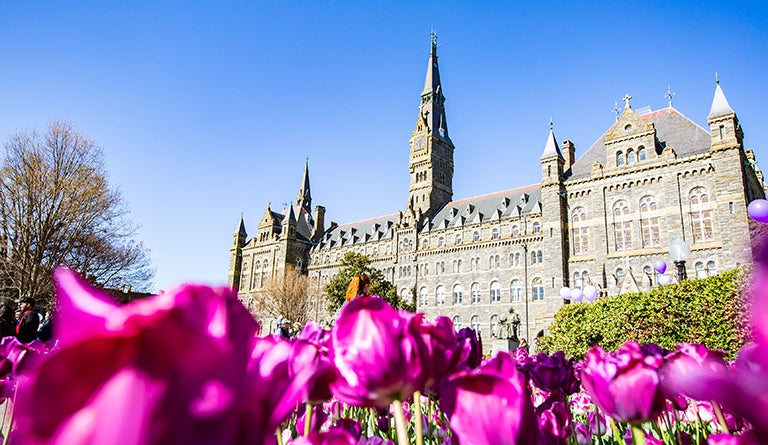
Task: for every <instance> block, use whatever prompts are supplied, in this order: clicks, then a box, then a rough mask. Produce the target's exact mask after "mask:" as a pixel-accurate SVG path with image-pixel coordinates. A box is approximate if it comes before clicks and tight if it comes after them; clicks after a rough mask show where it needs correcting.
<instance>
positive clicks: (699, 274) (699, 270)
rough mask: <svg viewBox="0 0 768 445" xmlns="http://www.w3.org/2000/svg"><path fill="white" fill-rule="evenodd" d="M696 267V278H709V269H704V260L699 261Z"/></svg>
mask: <svg viewBox="0 0 768 445" xmlns="http://www.w3.org/2000/svg"><path fill="white" fill-rule="evenodd" d="M694 267H695V268H696V278H707V271H706V270H704V262H702V261H697V262H696V264H695V266H694Z"/></svg>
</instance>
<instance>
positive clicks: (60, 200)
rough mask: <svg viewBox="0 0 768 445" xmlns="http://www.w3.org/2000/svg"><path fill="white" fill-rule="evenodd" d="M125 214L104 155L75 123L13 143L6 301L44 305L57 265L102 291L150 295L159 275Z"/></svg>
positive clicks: (4, 231) (6, 199) (3, 263)
mask: <svg viewBox="0 0 768 445" xmlns="http://www.w3.org/2000/svg"><path fill="white" fill-rule="evenodd" d="M127 214H128V210H127V209H126V207H125V205H124V202H123V199H122V195H121V193H120V192H119V191H118V190H117V189H115V188H113V187H110V185H109V183H108V181H107V172H106V169H105V166H104V157H103V153H102V150H101V148H100V147H99V146H98V145H96V144H95V143H94V142H93V141H92V140H91V139H89V138H88V137H87V136H85V135H83V134H82V133H80V132H78V131H76V130H75V129H74V128H73V127H72V125H71V124H70V123H68V122H53V123H51V124H50V125H49V126H48V129H47V131H46V132H45V133H44V134H40V133H38V132H36V131H33V132H27V133H24V132H22V133H17V134H15V135H13V136H11V137H10V138H9V139H8V141H7V142H6V144H5V158H4V159H3V161H2V165H0V222H2V227H0V236H2V239H3V244H2V245H3V248H4V250H5V251H4V252H3V254H2V255H0V274H1V276H2V280H3V282H4V284H5V289H4V291H5V293H6V296H7V297H12V298H15V297H19V296H31V297H34V298H36V299H40V300H47V299H48V298H50V296H51V294H52V280H51V271H52V269H53V268H54V267H55V266H57V265H65V266H67V267H70V268H72V269H74V270H76V271H78V272H80V273H81V274H82V275H83V276H85V277H86V278H87V279H88V280H90V281H91V282H93V283H95V284H96V285H99V286H102V287H106V288H112V289H121V288H127V287H128V286H130V287H132V288H133V289H135V290H144V289H146V288H147V287H148V286H150V285H151V279H152V278H153V276H154V271H153V270H152V268H151V267H150V261H149V256H148V252H147V250H146V249H145V248H144V247H143V246H142V245H141V244H140V243H137V242H136V241H134V239H133V236H134V235H135V233H136V226H135V225H134V224H133V223H131V222H130V221H129V220H128V219H127V218H126V216H127Z"/></svg>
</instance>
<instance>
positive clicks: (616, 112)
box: [611, 102, 619, 121]
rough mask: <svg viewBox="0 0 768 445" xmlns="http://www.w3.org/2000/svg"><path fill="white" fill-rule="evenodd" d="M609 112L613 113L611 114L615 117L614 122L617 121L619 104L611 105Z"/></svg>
mask: <svg viewBox="0 0 768 445" xmlns="http://www.w3.org/2000/svg"><path fill="white" fill-rule="evenodd" d="M611 111H612V112H613V114H615V115H616V120H617V121H618V120H619V103H618V102H614V103H613V110H611Z"/></svg>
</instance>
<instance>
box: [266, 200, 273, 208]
mask: <svg viewBox="0 0 768 445" xmlns="http://www.w3.org/2000/svg"><path fill="white" fill-rule="evenodd" d="M271 207H272V201H267V208H268V209H269V208H271Z"/></svg>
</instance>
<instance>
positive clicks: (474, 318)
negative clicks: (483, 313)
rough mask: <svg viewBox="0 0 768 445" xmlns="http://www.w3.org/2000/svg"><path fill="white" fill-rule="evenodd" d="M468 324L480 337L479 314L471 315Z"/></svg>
mask: <svg viewBox="0 0 768 445" xmlns="http://www.w3.org/2000/svg"><path fill="white" fill-rule="evenodd" d="M469 324H470V326H471V327H472V329H474V330H475V332H477V336H478V337H480V335H481V334H480V316H479V315H473V316H472V318H471V319H470V320H469Z"/></svg>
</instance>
